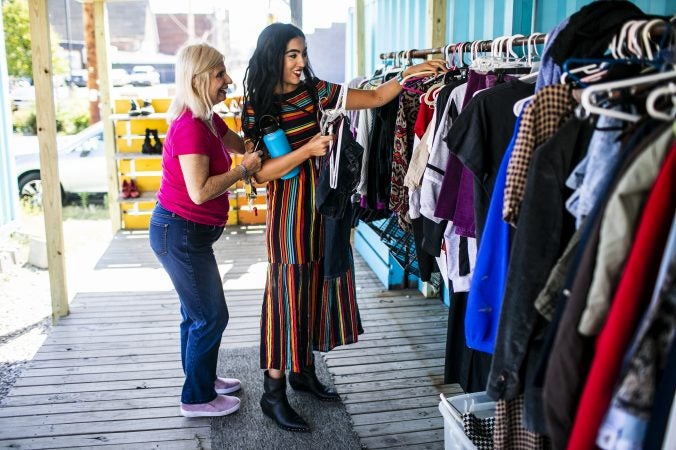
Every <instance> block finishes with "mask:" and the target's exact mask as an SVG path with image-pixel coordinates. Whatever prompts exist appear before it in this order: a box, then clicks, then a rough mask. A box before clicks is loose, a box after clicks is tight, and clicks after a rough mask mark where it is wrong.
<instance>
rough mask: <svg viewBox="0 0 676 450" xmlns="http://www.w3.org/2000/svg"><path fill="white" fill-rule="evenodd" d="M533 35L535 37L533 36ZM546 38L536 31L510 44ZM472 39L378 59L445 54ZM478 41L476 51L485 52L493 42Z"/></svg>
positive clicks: (390, 53)
mask: <svg viewBox="0 0 676 450" xmlns="http://www.w3.org/2000/svg"><path fill="white" fill-rule="evenodd" d="M533 36H535V37H533ZM546 39H547V35H546V34H542V33H536V34H534V35H529V36H523V37H516V38H514V39H513V40H512V46H513V47H516V46H520V45H525V44H528V43H530V44H531V45H533V44H544V43H545V40H546ZM472 42H473V41H468V42H462V43H458V44H450V45H446V46H443V47H434V48H428V49H424V50H415V49H413V50H402V51H399V52H389V53H381V54H380V59H393V58H396V57H397V56H402V55H404V56H405V57H406V58H426V57H427V56H429V55H437V54H441V55H443V54H445V53H448V52H453V51H455V50H456V49H460V46H462V45H465V46H467V45H468V44H472ZM478 42H480V43H479V44H478V49H477V50H478V51H480V52H486V51H490V49H491V44H492V43H493V41H492V40H487V41H478ZM505 43H507V41H505ZM465 51H469V48H467V47H466V48H465Z"/></svg>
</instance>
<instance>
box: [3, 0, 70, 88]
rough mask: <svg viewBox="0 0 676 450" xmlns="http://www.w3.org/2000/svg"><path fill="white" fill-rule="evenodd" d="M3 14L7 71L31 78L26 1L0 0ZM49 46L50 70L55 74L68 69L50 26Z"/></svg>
mask: <svg viewBox="0 0 676 450" xmlns="http://www.w3.org/2000/svg"><path fill="white" fill-rule="evenodd" d="M2 18H3V22H4V28H5V52H6V53H7V72H8V73H9V75H10V76H14V77H28V78H33V59H32V58H33V52H32V51H31V32H30V18H29V11H28V2H27V1H26V0H2ZM50 35H51V47H52V71H53V72H54V74H55V75H63V74H65V73H67V72H68V59H67V56H66V55H65V52H64V50H63V49H62V48H61V47H60V46H59V41H60V39H59V36H58V35H57V34H56V33H55V32H54V30H50Z"/></svg>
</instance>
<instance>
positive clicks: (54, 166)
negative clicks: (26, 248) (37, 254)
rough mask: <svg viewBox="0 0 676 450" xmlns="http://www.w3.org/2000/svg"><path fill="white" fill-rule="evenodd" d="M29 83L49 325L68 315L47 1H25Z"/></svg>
mask: <svg viewBox="0 0 676 450" xmlns="http://www.w3.org/2000/svg"><path fill="white" fill-rule="evenodd" d="M28 7H29V10H30V28H31V50H32V52H33V82H34V84H35V100H36V104H37V105H39V108H36V111H35V114H36V121H37V131H38V142H39V145H40V178H41V180H42V205H43V210H44V214H45V237H46V238H47V264H48V267H49V285H50V292H51V296H52V322H54V323H56V321H57V320H58V318H59V317H61V316H65V315H67V314H68V292H67V289H66V264H65V251H64V244H63V220H62V215H61V207H62V205H61V185H60V183H59V166H58V163H57V149H56V113H55V108H54V94H53V92H54V87H53V82H52V53H51V46H50V36H49V12H48V10H47V0H29V2H28Z"/></svg>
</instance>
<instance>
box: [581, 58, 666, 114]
mask: <svg viewBox="0 0 676 450" xmlns="http://www.w3.org/2000/svg"><path fill="white" fill-rule="evenodd" d="M673 78H676V70H671V71H669V72H660V73H656V74H652V75H645V76H642V77H633V78H629V79H625V80H619V81H609V82H607V83H600V84H595V85H593V86H590V87H588V88H586V89H584V90H583V91H582V98H581V100H580V105H581V107H582V112H583V113H585V116H584V117H588V116H589V115H590V114H598V115H603V116H608V117H613V118H616V119H620V120H625V121H628V122H636V121H638V120H639V119H640V118H641V116H637V115H636V114H630V113H626V112H624V111H617V110H614V109H606V108H603V107H600V106H597V101H598V100H599V99H600V98H601V97H600V95H599V94H601V93H603V92H606V93H607V92H610V91H612V90H614V89H622V88H626V87H632V86H637V85H642V84H651V83H656V82H659V81H664V80H670V79H673Z"/></svg>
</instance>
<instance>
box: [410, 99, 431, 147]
mask: <svg viewBox="0 0 676 450" xmlns="http://www.w3.org/2000/svg"><path fill="white" fill-rule="evenodd" d="M433 115H434V107H433V106H429V105H428V104H427V103H425V102H420V108H418V116H417V117H416V118H415V125H414V126H413V131H414V132H415V135H416V136H418V138H421V137H422V136H423V134H425V130H427V125H429V123H430V122H431V121H432V116H433Z"/></svg>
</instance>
